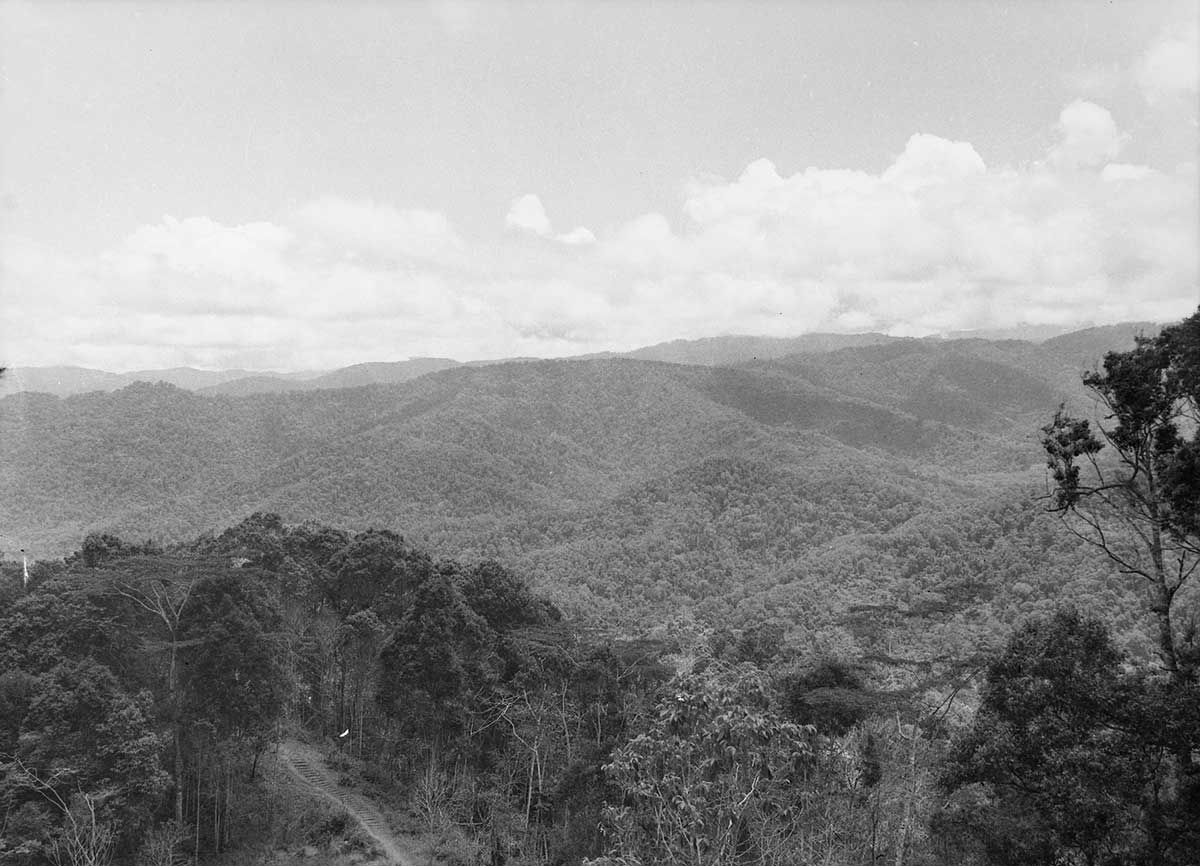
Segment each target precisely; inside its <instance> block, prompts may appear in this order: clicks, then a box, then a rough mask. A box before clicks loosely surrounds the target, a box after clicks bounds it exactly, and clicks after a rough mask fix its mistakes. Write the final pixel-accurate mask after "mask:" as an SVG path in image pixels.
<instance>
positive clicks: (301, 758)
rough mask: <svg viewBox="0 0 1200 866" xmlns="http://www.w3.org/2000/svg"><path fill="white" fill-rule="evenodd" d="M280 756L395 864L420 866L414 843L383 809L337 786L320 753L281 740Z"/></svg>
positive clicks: (286, 765) (314, 790)
mask: <svg viewBox="0 0 1200 866" xmlns="http://www.w3.org/2000/svg"><path fill="white" fill-rule="evenodd" d="M279 760H280V761H281V762H282V763H283V765H284V766H285V767H287V769H288V770H289V771H290V772H291V773H292V774H293V775H294V776H295V777H296V778H298V779H299V780H300V781H302V782H303V783H304V784H305V785H307V786H308V787H309V788H311V789H312V790H313V792H314V793H317V794H319V795H321V796H322V797H324V798H326V799H327V800H332V801H333V802H334V803H337V804H338V805H339V806H341V807H342V808H343V809H345V810H346V814H348V815H349V816H350V817H352V818H353V819H354V820H355V821H357V822H358V823H359V825H360V826H361V827H362V828H363V831H364V832H366V834H367V835H368V836H370V837H371V838H372V839H374V840H375V841H376V842H377V843H379V847H380V848H382V849H383V852H384V855H385V856H386V857H387V858H388V861H389V862H391V863H394V864H396V866H417V862H418V857H417V853H416V850H415V846H413V845H404V844H403V843H402V842H401V841H400V839H399V838H397V837H396V835H395V834H394V833H392V831H391V828H390V827H388V823H387V821H386V820H385V819H384V817H383V813H381V812H380V811H379V809H378V808H377V807H376V806H375V804H374V803H372V802H371V801H370V800H368V799H367V798H366V797H363V796H362V795H360V794H354V793H350V792H348V791H342V790H339V789H338V785H337V781H336V779H335V778H334V776H333V774H332V773H331V772H330V771H329V768H328V767H326V766H325V760H324V758H323V757H322V756H321V753H320V752H319V751H317V750H316V749H314V748H313V747H312V746H309V745H306V744H304V743H301V742H299V741H297V740H285V741H284V742H282V743H280V744H279Z"/></svg>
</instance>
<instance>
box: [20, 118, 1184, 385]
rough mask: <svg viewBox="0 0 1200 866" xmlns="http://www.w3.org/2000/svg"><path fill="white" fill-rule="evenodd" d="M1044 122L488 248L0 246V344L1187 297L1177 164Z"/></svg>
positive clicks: (489, 335)
mask: <svg viewBox="0 0 1200 866" xmlns="http://www.w3.org/2000/svg"><path fill="white" fill-rule="evenodd" d="M1057 135H1058V142H1057V143H1056V144H1055V145H1054V146H1053V148H1051V150H1050V153H1049V156H1048V158H1047V159H1045V160H1043V161H1037V160H1036V159H1033V160H1031V161H1029V162H1027V163H1025V164H1021V165H1018V166H1004V165H989V164H988V163H987V162H986V161H985V160H984V158H983V156H982V155H981V154H980V152H979V151H977V150H976V149H975V147H973V146H972V145H971V144H970V143H968V142H963V141H952V140H949V139H946V138H942V137H939V136H936V135H933V134H929V133H921V134H916V135H913V136H912V137H910V138H909V140H908V141H907V142H897V152H896V156H895V157H894V158H893V159H892V160H891V161H890V164H889V165H888V166H886V167H884V168H882V169H881V170H878V171H864V170H853V169H845V168H836V167H816V166H814V167H809V168H805V169H803V170H801V171H797V172H795V173H792V174H782V173H781V172H780V171H779V169H778V167H777V166H776V165H775V164H774V163H773V162H771V161H769V160H766V159H759V160H755V161H753V162H751V163H750V164H749V165H747V166H746V168H745V169H744V170H743V171H741V172H740V173H739V174H738V175H737V176H736V177H734V178H732V179H724V178H720V177H713V176H707V177H703V178H696V179H693V180H691V181H689V182H687V184H686V186H685V192H684V195H683V199H682V201H681V202H680V206H679V208H678V210H670V211H667V212H651V213H645V214H641V215H637V216H632V217H631V218H629V219H626V220H624V221H619V222H617V223H616V224H613V225H611V226H609V227H607V228H606V229H605V230H603V231H600V232H596V233H593V232H592V231H590V230H588V229H586V228H583V227H579V228H576V229H573V230H571V231H569V232H566V233H563V234H556V233H555V230H554V227H553V225H552V224H551V221H550V219H549V218H548V216H547V215H546V212H545V208H544V207H543V205H542V203H541V200H540V199H539V198H538V197H537V196H536V195H532V194H531V195H526V196H522V197H521V198H519V199H517V200H516V201H514V202H513V204H512V206H511V208H510V209H509V211H508V213H507V215H506V216H505V223H506V225H507V226H508V227H509V228H510V229H512V230H513V231H511V232H508V233H506V234H504V235H502V236H501V237H500V238H498V239H495V240H494V241H486V242H485V241H482V240H475V239H469V238H464V237H463V236H461V235H460V234H459V233H458V232H457V231H456V230H455V228H454V226H453V225H452V224H451V222H450V220H449V219H448V218H447V217H446V215H445V214H443V213H441V212H438V211H434V210H425V209H411V208H409V209H405V208H399V207H396V206H393V205H390V204H386V203H381V202H373V201H366V200H358V199H347V198H337V197H326V198H320V199H317V200H314V201H312V202H309V203H307V204H304V205H303V206H301V207H298V208H296V209H295V210H292V211H290V212H287V213H285V214H283V215H282V216H280V217H279V218H278V219H277V220H276V221H273V222H266V221H260V222H249V223H244V224H239V225H226V224H222V223H219V222H217V221H215V220H211V219H208V218H204V217H193V218H188V219H173V218H170V217H167V218H164V219H162V220H160V221H158V222H156V223H153V224H150V225H146V226H142V227H140V228H137V229H135V230H133V231H132V232H130V233H129V235H128V236H127V237H126V238H125V239H124V240H123V241H121V242H120V243H118V244H116V245H114V246H113V248H112V249H110V250H108V251H107V252H106V253H104V254H103V255H100V256H96V257H90V258H82V259H71V258H69V257H65V256H62V255H61V254H60V253H58V252H57V251H55V250H53V249H50V248H47V247H45V246H43V245H39V244H36V243H33V242H30V241H25V240H22V239H20V238H17V237H12V236H7V237H4V238H3V239H2V240H0V268H2V271H0V322H3V323H4V324H3V325H0V344H2V345H4V346H5V349H6V352H7V353H8V354H7V356H6V357H5V358H4V360H5V361H7V362H8V363H13V364H51V363H77V364H83V365H86V366H100V367H104V368H108V369H130V368H134V367H156V366H169V365H173V364H196V365H204V366H235V365H236V366H243V367H248V368H263V369H271V368H283V369H288V368H293V369H294V368H318V367H332V366H337V365H341V364H349V363H355V362H359V361H366V360H386V359H397V358H402V357H408V356H412V355H446V356H450V357H457V358H460V359H463V360H469V359H472V358H480V357H505V356H513V355H543V356H545V355H568V354H578V353H583V352H590V351H599V350H603V349H621V348H631V347H633V346H636V345H644V344H648V343H654V342H659V341H662V340H668V339H674V338H696V337H703V336H710V335H714V334H722V333H731V332H741V333H759V334H773V335H778V336H785V335H791V334H797V333H803V332H804V331H811V330H866V329H870V330H880V331H886V332H890V333H893V334H901V335H923V334H929V333H937V332H944V331H952V330H963V329H969V328H978V327H1006V326H1015V325H1020V324H1057V325H1070V324H1074V323H1078V322H1081V321H1088V320H1090V321H1094V322H1097V323H1104V322H1114V321H1120V320H1123V319H1124V320H1129V319H1157V320H1166V319H1170V318H1174V317H1181V316H1183V315H1186V314H1188V313H1189V312H1191V311H1192V310H1194V309H1195V304H1196V298H1195V286H1196V285H1197V278H1198V274H1200V263H1198V261H1197V259H1198V250H1197V244H1196V242H1195V239H1196V237H1197V232H1198V230H1200V226H1198V224H1200V219H1198V216H1197V196H1196V186H1195V184H1196V178H1195V168H1194V165H1185V166H1181V167H1180V168H1179V169H1177V170H1175V171H1163V170H1159V169H1155V168H1151V167H1149V166H1144V165H1135V164H1131V163H1121V162H1115V161H1114V158H1115V157H1116V155H1117V154H1118V153H1119V151H1120V150H1121V147H1122V144H1123V142H1124V141H1125V140H1126V136H1125V134H1124V133H1123V132H1122V131H1121V130H1120V129H1119V128H1118V127H1117V125H1116V123H1115V121H1114V119H1113V118H1112V115H1111V114H1110V113H1109V112H1108V111H1107V110H1106V109H1104V108H1103V107H1101V106H1099V105H1096V104H1093V103H1090V102H1074V103H1071V104H1070V105H1068V106H1066V107H1065V108H1064V109H1063V111H1062V114H1061V116H1060V118H1059V123H1058V127H1057ZM901 145H902V146H901ZM1031 156H1035V155H1031Z"/></svg>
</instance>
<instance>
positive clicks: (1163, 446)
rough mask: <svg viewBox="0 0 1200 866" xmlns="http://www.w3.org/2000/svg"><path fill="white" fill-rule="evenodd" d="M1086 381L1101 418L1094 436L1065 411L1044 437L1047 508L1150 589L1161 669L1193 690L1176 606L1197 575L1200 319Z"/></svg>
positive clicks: (1188, 636) (1188, 641)
mask: <svg viewBox="0 0 1200 866" xmlns="http://www.w3.org/2000/svg"><path fill="white" fill-rule="evenodd" d="M1083 381H1084V384H1085V385H1087V387H1088V388H1089V389H1090V390H1091V391H1092V393H1093V394H1095V395H1096V397H1097V399H1098V401H1099V404H1100V406H1101V407H1102V408H1103V410H1104V412H1105V417H1104V419H1103V420H1102V421H1100V422H1099V423H1098V424H1096V425H1095V426H1093V425H1092V424H1091V423H1090V422H1089V421H1088V420H1086V419H1079V418H1075V417H1072V416H1070V415H1068V414H1067V413H1066V411H1065V409H1062V408H1060V409H1059V411H1058V412H1057V413H1056V414H1055V416H1054V419H1053V420H1052V421H1051V422H1050V424H1048V425H1047V426H1046V427H1044V428H1043V433H1044V438H1043V444H1044V446H1045V449H1046V453H1047V457H1048V461H1047V462H1048V466H1049V468H1050V470H1051V472H1052V475H1053V478H1054V487H1053V490H1052V492H1051V508H1052V509H1053V510H1055V511H1058V512H1059V513H1060V514H1061V515H1062V516H1063V517H1064V519H1065V522H1066V524H1067V525H1068V526H1069V527H1070V528H1071V530H1072V531H1073V532H1074V533H1075V534H1076V535H1078V536H1079V537H1080V538H1082V539H1084V540H1085V541H1087V542H1089V543H1091V544H1093V545H1095V546H1096V547H1098V548H1099V549H1100V550H1102V551H1103V552H1104V554H1105V555H1106V556H1108V557H1109V558H1110V559H1111V560H1112V561H1113V562H1114V563H1116V565H1117V567H1118V568H1120V570H1121V571H1123V572H1125V573H1127V574H1130V575H1136V576H1137V577H1139V578H1140V579H1141V580H1143V581H1144V582H1145V584H1146V586H1147V588H1148V590H1149V592H1150V604H1149V608H1150V611H1151V612H1152V613H1153V615H1154V617H1155V619H1156V622H1157V632H1158V634H1157V643H1158V654H1159V656H1160V658H1161V661H1162V666H1163V668H1164V670H1165V671H1166V672H1167V674H1168V675H1169V677H1170V679H1171V681H1172V682H1173V683H1175V684H1177V685H1179V684H1184V683H1188V682H1192V681H1194V680H1195V678H1196V672H1197V663H1198V662H1200V653H1198V652H1197V646H1196V644H1195V638H1194V630H1191V631H1189V630H1186V629H1181V628H1179V626H1178V624H1177V623H1176V622H1175V605H1176V601H1177V599H1178V598H1179V597H1180V591H1181V590H1182V589H1183V588H1184V586H1185V584H1187V582H1188V581H1189V580H1191V578H1192V576H1193V575H1194V573H1195V571H1196V568H1197V566H1200V426H1198V425H1200V312H1198V313H1196V314H1195V315H1193V316H1191V317H1190V318H1189V319H1187V320H1186V321H1184V322H1182V323H1180V324H1178V325H1174V326H1171V327H1168V328H1165V329H1164V330H1163V331H1162V333H1160V334H1159V335H1158V336H1156V337H1139V338H1138V340H1137V345H1136V346H1135V348H1133V349H1131V350H1130V351H1127V352H1109V353H1108V355H1107V356H1105V359H1104V365H1103V369H1102V370H1099V371H1095V372H1091V373H1088V374H1086V375H1085V376H1084V379H1083Z"/></svg>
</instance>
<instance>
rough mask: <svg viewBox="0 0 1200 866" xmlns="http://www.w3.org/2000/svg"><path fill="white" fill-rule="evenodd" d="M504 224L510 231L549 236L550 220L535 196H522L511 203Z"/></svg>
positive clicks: (540, 201) (539, 200)
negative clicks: (515, 230)
mask: <svg viewBox="0 0 1200 866" xmlns="http://www.w3.org/2000/svg"><path fill="white" fill-rule="evenodd" d="M504 224H505V225H506V226H508V227H509V228H510V229H517V230H518V231H525V232H533V234H535V235H542V236H543V237H545V236H546V235H548V234H550V231H551V229H550V218H549V217H548V216H546V208H545V207H543V206H542V200H541V199H540V198H538V197H537V196H536V195H533V194H529V195H523V196H521V197H520V198H519V199H517V200H516V201H514V202H513V203H512V206H511V207H509V209H508V215H507V216H505V217H504Z"/></svg>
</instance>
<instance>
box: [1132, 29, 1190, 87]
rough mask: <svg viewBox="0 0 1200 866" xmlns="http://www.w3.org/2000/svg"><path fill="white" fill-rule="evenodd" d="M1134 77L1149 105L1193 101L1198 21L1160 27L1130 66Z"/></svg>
mask: <svg viewBox="0 0 1200 866" xmlns="http://www.w3.org/2000/svg"><path fill="white" fill-rule="evenodd" d="M1134 77H1135V80H1136V81H1137V83H1138V85H1139V86H1140V87H1141V88H1142V93H1143V94H1144V95H1145V97H1146V101H1147V102H1149V103H1150V104H1151V105H1157V104H1161V103H1164V102H1171V101H1173V100H1176V99H1190V100H1192V101H1194V100H1195V98H1196V93H1197V86H1198V84H1200V21H1198V20H1197V19H1195V18H1193V19H1191V20H1188V21H1184V22H1181V23H1177V24H1176V25H1175V26H1173V27H1170V28H1167V29H1166V30H1164V31H1163V32H1162V33H1161V34H1160V35H1159V37H1158V38H1157V39H1156V40H1155V41H1154V42H1153V44H1151V46H1150V48H1149V49H1148V50H1147V51H1146V53H1145V55H1144V56H1143V57H1142V58H1141V60H1140V61H1139V62H1138V63H1137V65H1136V66H1135V67H1134Z"/></svg>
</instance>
